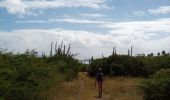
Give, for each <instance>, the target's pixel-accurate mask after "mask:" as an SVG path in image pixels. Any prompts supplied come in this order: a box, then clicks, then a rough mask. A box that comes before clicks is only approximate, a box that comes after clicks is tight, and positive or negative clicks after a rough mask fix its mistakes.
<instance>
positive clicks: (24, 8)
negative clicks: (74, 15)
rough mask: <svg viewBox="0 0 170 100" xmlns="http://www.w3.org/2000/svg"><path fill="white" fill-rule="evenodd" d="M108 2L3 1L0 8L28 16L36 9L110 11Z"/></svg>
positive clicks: (71, 0)
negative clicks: (76, 8)
mask: <svg viewBox="0 0 170 100" xmlns="http://www.w3.org/2000/svg"><path fill="white" fill-rule="evenodd" d="M106 1H107V0H1V1H0V7H1V8H5V9H6V10H7V11H8V12H9V13H11V14H28V13H32V12H31V11H32V10H35V9H55V8H62V7H67V8H73V7H86V8H91V9H101V8H104V9H108V8H109V7H108V5H107V3H106Z"/></svg>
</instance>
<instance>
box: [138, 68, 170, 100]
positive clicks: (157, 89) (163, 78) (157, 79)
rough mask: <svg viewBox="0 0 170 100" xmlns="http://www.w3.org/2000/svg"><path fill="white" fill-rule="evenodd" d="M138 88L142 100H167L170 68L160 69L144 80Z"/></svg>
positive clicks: (169, 91) (169, 88)
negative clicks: (142, 96)
mask: <svg viewBox="0 0 170 100" xmlns="http://www.w3.org/2000/svg"><path fill="white" fill-rule="evenodd" d="M140 89H141V91H142V93H143V95H144V100H169V95H170V69H162V70H160V71H158V72H157V73H156V74H154V75H153V76H152V77H151V78H149V79H146V80H144V81H143V82H142V83H141V85H140Z"/></svg>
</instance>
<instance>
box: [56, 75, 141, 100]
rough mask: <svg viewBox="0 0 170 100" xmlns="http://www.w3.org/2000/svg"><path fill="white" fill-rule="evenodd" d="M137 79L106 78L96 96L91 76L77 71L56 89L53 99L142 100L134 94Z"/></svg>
mask: <svg viewBox="0 0 170 100" xmlns="http://www.w3.org/2000/svg"><path fill="white" fill-rule="evenodd" d="M137 82H138V79H133V78H125V77H116V78H114V79H111V78H106V79H105V83H104V92H103V97H102V98H97V89H96V87H95V81H94V79H93V78H89V77H88V76H87V73H82V72H81V73H79V74H78V78H77V79H76V80H74V81H72V82H69V83H64V84H63V85H62V86H61V90H56V92H55V93H54V95H55V96H54V97H53V99H54V100H142V99H141V96H139V95H137V94H136V87H135V85H136V83H137Z"/></svg>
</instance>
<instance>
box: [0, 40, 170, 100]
mask: <svg viewBox="0 0 170 100" xmlns="http://www.w3.org/2000/svg"><path fill="white" fill-rule="evenodd" d="M53 48H55V49H54V50H53ZM70 49H71V44H69V46H68V48H67V49H66V46H65V45H64V44H63V41H62V42H61V43H60V44H57V42H56V43H55V45H54V47H53V42H52V43H51V48H50V55H49V56H46V54H45V53H44V52H42V56H39V55H38V52H37V51H36V50H27V51H26V52H25V53H22V54H20V53H17V54H14V53H13V52H8V51H7V50H0V100H41V99H43V100H44V99H45V100H46V99H49V98H50V97H49V96H48V95H46V94H44V93H43V92H44V91H48V90H50V89H51V88H53V87H56V86H59V85H60V83H63V82H65V81H70V80H72V79H74V78H76V77H77V74H78V72H80V71H81V72H86V71H87V72H88V74H89V75H90V76H95V73H96V70H97V69H98V68H102V69H103V73H104V74H105V75H108V76H112V77H115V76H118V77H120V76H124V77H127V76H128V77H131V76H132V77H145V78H146V79H145V80H144V81H143V82H142V83H141V85H140V90H141V91H142V93H143V96H144V99H145V100H155V99H156V100H168V99H167V98H168V95H170V93H169V90H170V88H169V86H170V74H169V73H170V63H169V62H170V56H169V54H168V53H166V52H165V51H162V53H158V54H157V56H154V54H153V53H151V54H148V56H133V52H132V47H131V49H130V50H128V54H127V55H118V54H117V53H116V48H115V47H114V48H113V54H112V55H110V56H109V57H103V56H102V58H98V59H94V58H93V57H92V58H91V59H90V61H89V64H82V63H80V62H79V61H78V60H77V59H75V58H74V56H76V55H75V54H72V53H71V52H70ZM151 75H152V77H150V76H151ZM83 77H84V76H83ZM148 77H150V78H148ZM108 84H110V83H108ZM56 92H57V91H56ZM58 92H59V90H58Z"/></svg>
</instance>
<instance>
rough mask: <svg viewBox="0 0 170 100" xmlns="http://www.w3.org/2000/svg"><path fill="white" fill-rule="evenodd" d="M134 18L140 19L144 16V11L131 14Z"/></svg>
mask: <svg viewBox="0 0 170 100" xmlns="http://www.w3.org/2000/svg"><path fill="white" fill-rule="evenodd" d="M133 15H134V16H137V17H140V16H144V15H145V11H134V12H133Z"/></svg>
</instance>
